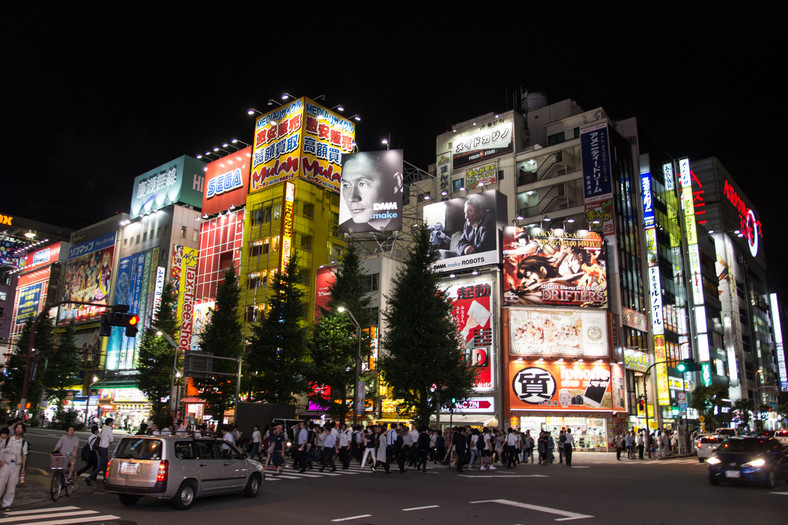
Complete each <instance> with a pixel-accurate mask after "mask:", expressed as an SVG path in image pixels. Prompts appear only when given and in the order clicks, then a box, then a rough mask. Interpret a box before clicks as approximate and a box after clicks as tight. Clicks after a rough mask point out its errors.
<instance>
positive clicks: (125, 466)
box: [120, 463, 140, 474]
mask: <svg viewBox="0 0 788 525" xmlns="http://www.w3.org/2000/svg"><path fill="white" fill-rule="evenodd" d="M139 471H140V464H139V463H121V464H120V473H121V474H136V473H137V472H139Z"/></svg>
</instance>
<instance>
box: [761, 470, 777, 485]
mask: <svg viewBox="0 0 788 525" xmlns="http://www.w3.org/2000/svg"><path fill="white" fill-rule="evenodd" d="M763 484H764V485H765V486H766V488H767V489H773V488H774V486H775V485H776V484H777V479H776V476H775V475H774V471H773V470H770V471H769V473H768V474H766V481H764V482H763Z"/></svg>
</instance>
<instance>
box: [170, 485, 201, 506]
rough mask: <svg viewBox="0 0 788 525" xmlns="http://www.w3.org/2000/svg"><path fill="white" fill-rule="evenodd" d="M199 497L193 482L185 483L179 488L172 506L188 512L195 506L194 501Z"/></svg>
mask: <svg viewBox="0 0 788 525" xmlns="http://www.w3.org/2000/svg"><path fill="white" fill-rule="evenodd" d="M196 496H197V487H195V486H194V482H192V481H184V482H183V483H181V486H180V487H178V492H176V493H175V497H174V498H172V505H173V507H175V508H176V509H178V510H187V509H189V508H191V506H192V505H194V499H195V498H196Z"/></svg>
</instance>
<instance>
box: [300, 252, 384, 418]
mask: <svg viewBox="0 0 788 525" xmlns="http://www.w3.org/2000/svg"><path fill="white" fill-rule="evenodd" d="M334 275H335V280H334V282H333V283H332V284H331V285H330V286H329V294H330V299H329V301H328V308H327V309H321V310H322V312H321V316H320V319H318V321H317V322H316V323H315V326H314V329H313V333H312V340H311V341H310V345H309V357H310V365H309V367H308V370H309V374H308V377H309V380H310V381H311V382H313V383H314V385H315V386H318V387H323V386H327V387H329V388H330V391H331V397H330V399H325V397H323V396H322V395H319V394H313V395H311V396H310V400H311V401H313V402H316V403H318V404H320V405H322V406H323V407H324V408H326V409H327V413H328V414H329V415H330V416H332V417H333V418H335V419H337V420H339V421H340V423H344V421H345V418H346V417H347V413H348V410H349V408H348V404H347V402H346V401H347V399H348V393H349V392H351V391H352V389H353V383H354V382H355V367H356V354H357V353H360V354H361V359H362V360H363V359H366V358H368V357H369V351H370V347H369V334H368V333H366V332H364V333H362V337H361V350H360V352H359V347H358V340H357V339H356V328H355V326H354V325H353V324H352V322H351V321H350V319H349V317H348V312H350V313H351V314H352V315H353V316H354V317H355V318H356V321H357V322H358V323H359V326H361V327H362V328H367V327H369V325H370V324H371V323H370V311H369V304H370V300H369V296H368V295H367V292H368V291H369V288H368V286H367V283H368V279H367V277H366V276H365V275H364V274H363V273H362V272H361V260H360V258H359V254H358V248H356V246H355V245H354V244H350V245H349V246H348V251H347V252H346V253H345V257H344V258H343V260H342V263H341V264H340V265H339V266H338V267H337V270H336V272H335V274H334ZM340 307H342V308H345V309H346V310H347V311H346V312H340V311H339V308H340ZM362 378H363V376H362ZM319 390H322V389H319Z"/></svg>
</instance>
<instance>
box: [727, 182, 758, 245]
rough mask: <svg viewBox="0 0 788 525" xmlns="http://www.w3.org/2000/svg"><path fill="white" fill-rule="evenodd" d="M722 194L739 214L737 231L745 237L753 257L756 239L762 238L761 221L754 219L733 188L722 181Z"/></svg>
mask: <svg viewBox="0 0 788 525" xmlns="http://www.w3.org/2000/svg"><path fill="white" fill-rule="evenodd" d="M723 192H724V193H725V197H727V198H728V201H729V202H730V203H731V204H732V205H733V207H734V208H736V211H738V212H739V230H740V231H741V232H742V233H743V234H744V235H746V236H747V244H748V245H749V247H750V253H751V254H752V256H753V257H755V256H756V255H758V243H759V241H758V238H759V237H763V232H762V231H761V221H759V220H758V219H757V218H756V217H755V212H754V211H752V208H749V207H748V206H747V205H746V204H745V203H744V201H743V200H742V198H741V197H739V194H738V193H737V192H736V190H735V189H734V188H733V186H732V185H731V184H730V183H729V182H728V181H727V180H726V181H724V187H723Z"/></svg>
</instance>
